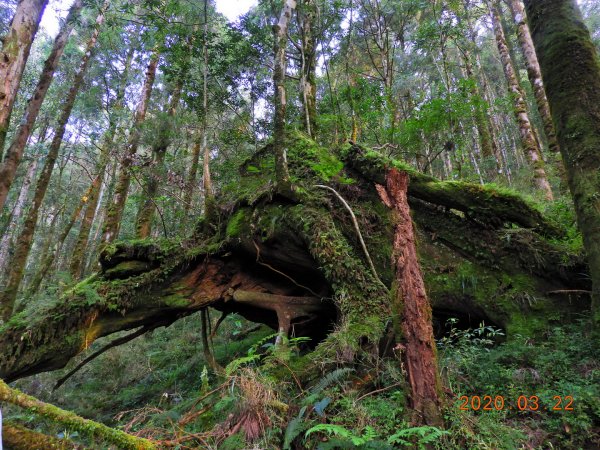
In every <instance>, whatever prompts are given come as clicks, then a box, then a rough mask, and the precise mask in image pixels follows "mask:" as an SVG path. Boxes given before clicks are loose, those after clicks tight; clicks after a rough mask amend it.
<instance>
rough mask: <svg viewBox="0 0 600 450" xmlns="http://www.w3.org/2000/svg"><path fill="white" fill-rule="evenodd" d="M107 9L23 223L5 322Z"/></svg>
mask: <svg viewBox="0 0 600 450" xmlns="http://www.w3.org/2000/svg"><path fill="white" fill-rule="evenodd" d="M107 7H108V2H105V3H104V6H103V7H102V10H101V11H100V14H99V15H98V17H97V18H96V26H95V28H94V31H93V33H92V36H91V37H90V38H89V40H88V43H87V45H86V49H85V53H84V55H83V58H82V60H81V63H80V65H79V69H78V70H77V73H76V74H75V77H74V79H73V83H72V85H71V87H70V89H69V92H68V94H67V97H66V98H65V101H64V103H63V105H62V111H61V114H60V117H59V119H58V122H57V125H56V130H55V133H54V138H53V139H52V143H51V144H50V149H49V151H48V156H47V157H46V161H45V162H44V168H43V169H42V172H41V174H40V177H39V179H38V181H37V185H36V188H35V194H34V196H33V201H32V205H31V207H30V209H29V211H28V213H27V218H26V219H25V223H24V224H23V230H22V231H21V234H20V235H19V238H18V240H17V248H16V251H15V255H14V257H13V258H12V259H11V263H10V271H9V276H8V280H7V284H6V288H5V289H4V291H3V292H2V293H0V311H1V312H2V317H3V318H4V320H7V319H8V318H9V317H10V315H11V314H12V310H13V306H14V302H15V299H16V297H17V292H18V291H19V286H20V285H21V281H22V280H23V273H24V270H25V265H26V263H27V257H28V256H29V252H30V251H31V244H32V242H33V236H34V234H35V228H36V224H37V220H38V214H39V209H40V206H41V205H42V202H43V200H44V197H45V195H46V190H47V189H48V184H49V183H50V178H51V177H52V171H53V170H54V164H55V163H56V160H57V158H58V152H59V150H60V147H61V144H62V139H63V136H64V134H65V130H66V127H67V122H68V121H69V117H70V116H71V111H72V110H73V105H74V104H75V99H76V98H77V93H78V92H79V88H80V87H81V85H82V83H83V78H84V75H85V73H86V71H87V68H88V66H89V63H90V60H91V56H92V50H93V49H94V46H95V45H96V41H97V40H98V34H99V33H100V27H101V25H102V22H104V13H105V11H106V8H107Z"/></svg>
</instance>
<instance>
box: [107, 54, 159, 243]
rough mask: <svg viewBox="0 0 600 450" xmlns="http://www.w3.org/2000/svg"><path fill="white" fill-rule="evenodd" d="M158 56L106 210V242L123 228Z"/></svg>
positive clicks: (148, 72) (149, 72) (154, 56)
mask: <svg viewBox="0 0 600 450" xmlns="http://www.w3.org/2000/svg"><path fill="white" fill-rule="evenodd" d="M158 57H159V53H158V50H154V52H153V53H152V55H151V56H150V61H149V62H148V67H147V68H146V75H145V78H144V86H143V87H142V96H141V99H140V103H139V104H138V107H137V109H136V111H135V115H134V128H133V130H132V131H131V134H130V135H129V140H128V142H127V148H126V150H125V155H124V156H123V159H122V160H121V166H120V169H119V179H118V181H117V186H116V187H115V192H114V195H113V198H112V203H111V204H110V205H109V206H108V208H107V211H106V220H105V222H104V226H103V228H102V242H104V243H106V244H110V243H111V242H114V241H115V240H116V239H117V236H118V235H119V229H120V228H121V218H122V217H123V211H124V210H125V202H126V201H127V195H128V193H129V185H130V184H131V173H130V171H131V166H132V165H133V158H134V155H135V154H136V153H137V149H138V146H139V143H140V137H141V130H140V127H141V125H142V123H144V120H145V119H146V111H147V110H148V103H149V101H150V96H151V95H152V88H153V86H154V79H155V77H156V70H157V68H158Z"/></svg>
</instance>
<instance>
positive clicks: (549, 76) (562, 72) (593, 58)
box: [525, 0, 600, 327]
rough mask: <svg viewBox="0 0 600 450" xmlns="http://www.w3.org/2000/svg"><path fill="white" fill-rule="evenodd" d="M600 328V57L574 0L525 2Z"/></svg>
mask: <svg viewBox="0 0 600 450" xmlns="http://www.w3.org/2000/svg"><path fill="white" fill-rule="evenodd" d="M525 6H526V10H527V18H528V20H529V24H530V28H531V31H532V37H533V42H534V44H535V47H536V51H537V54H538V58H539V61H540V65H541V68H542V76H543V79H544V84H545V86H546V94H547V96H548V100H549V102H550V109H551V111H552V117H553V119H554V123H555V125H556V131H557V135H558V142H559V144H560V150H561V154H562V157H563V161H564V164H565V166H566V170H567V178H568V182H569V189H570V190H571V194H572V196H573V203H574V204H575V210H576V213H577V223H578V225H579V229H580V230H581V234H582V235H583V241H584V245H585V249H586V254H587V260H588V264H589V268H590V274H591V277H592V281H593V295H592V299H593V300H592V303H593V313H594V320H595V323H596V324H597V326H598V327H600V60H599V57H598V52H597V50H596V47H595V46H594V44H593V43H592V40H591V38H590V33H589V30H588V29H587V28H586V26H585V24H584V23H583V19H582V17H581V13H580V11H579V8H578V6H577V3H576V2H575V0H535V1H533V0H526V1H525Z"/></svg>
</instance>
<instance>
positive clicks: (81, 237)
mask: <svg viewBox="0 0 600 450" xmlns="http://www.w3.org/2000/svg"><path fill="white" fill-rule="evenodd" d="M133 54H134V47H133V46H132V47H131V48H130V49H129V51H128V52H127V57H126V59H125V67H124V69H123V73H122V75H121V80H120V83H119V88H118V90H117V96H116V98H115V101H114V104H113V111H111V115H110V119H109V124H108V129H107V130H106V132H105V134H104V138H103V141H102V150H101V151H100V158H99V161H98V164H97V166H96V176H95V177H94V179H93V181H92V185H91V188H90V189H91V190H90V192H89V200H88V202H87V204H86V206H85V213H84V216H83V219H82V221H81V227H80V228H79V234H78V236H77V241H76V242H75V247H74V249H73V254H72V255H71V262H70V264H69V271H70V272H71V276H72V277H73V279H79V278H81V277H82V275H83V270H84V260H85V253H86V248H87V244H88V240H89V237H90V230H91V229H92V225H93V222H94V217H95V216H96V211H97V209H98V203H99V201H100V191H101V188H102V182H103V181H104V178H105V175H106V167H107V166H108V162H109V160H110V150H111V149H112V147H113V145H114V142H115V135H116V132H117V126H118V123H117V122H118V118H119V117H120V115H119V113H120V111H122V110H123V107H124V100H125V88H126V87H127V81H128V76H129V70H130V68H131V61H132V60H133Z"/></svg>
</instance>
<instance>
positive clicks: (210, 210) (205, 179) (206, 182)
mask: <svg viewBox="0 0 600 450" xmlns="http://www.w3.org/2000/svg"><path fill="white" fill-rule="evenodd" d="M202 53H203V55H204V67H203V70H202V109H203V111H204V114H203V116H202V153H203V160H202V187H203V188H204V216H205V217H206V218H208V219H209V220H210V219H212V218H214V213H215V204H214V202H215V198H214V195H213V187H212V180H211V176H210V149H209V148H208V0H204V43H203V44H202Z"/></svg>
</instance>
